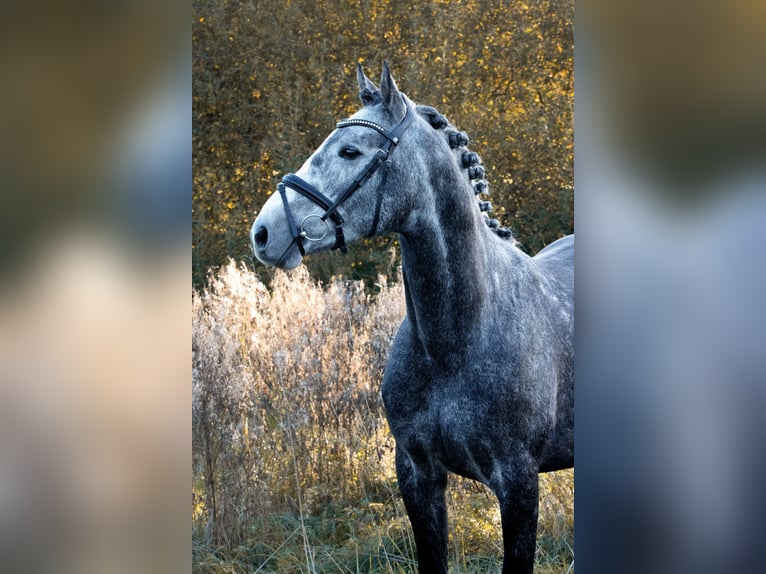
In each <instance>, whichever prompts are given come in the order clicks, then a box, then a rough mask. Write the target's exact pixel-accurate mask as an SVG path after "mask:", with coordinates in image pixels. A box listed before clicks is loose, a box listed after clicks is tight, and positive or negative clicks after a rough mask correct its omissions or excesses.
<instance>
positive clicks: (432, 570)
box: [396, 447, 447, 574]
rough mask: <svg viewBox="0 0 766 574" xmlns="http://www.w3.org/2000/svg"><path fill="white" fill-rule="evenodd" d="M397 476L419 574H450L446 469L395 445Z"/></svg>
mask: <svg viewBox="0 0 766 574" xmlns="http://www.w3.org/2000/svg"><path fill="white" fill-rule="evenodd" d="M396 477H397V479H398V480H399V491H400V492H401V494H402V499H403V500H404V506H405V508H406V509H407V516H409V519H410V524H411V525H412V531H413V534H414V535H415V546H416V547H417V552H418V571H419V572H420V574H447V504H446V501H445V498H444V496H445V491H446V488H447V472H446V471H445V470H443V469H442V470H438V471H437V470H434V468H433V465H431V464H428V461H427V460H422V461H418V462H416V461H415V460H413V458H412V457H411V456H409V455H408V454H406V453H405V452H403V451H402V450H401V449H400V448H398V447H397V449H396Z"/></svg>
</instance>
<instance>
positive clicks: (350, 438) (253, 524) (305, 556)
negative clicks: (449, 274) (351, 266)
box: [192, 264, 574, 573]
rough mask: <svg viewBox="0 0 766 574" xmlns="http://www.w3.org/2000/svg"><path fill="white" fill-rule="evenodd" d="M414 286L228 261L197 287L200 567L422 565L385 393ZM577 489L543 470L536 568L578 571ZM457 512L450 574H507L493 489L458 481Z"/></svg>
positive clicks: (566, 474) (451, 501) (320, 569)
mask: <svg viewBox="0 0 766 574" xmlns="http://www.w3.org/2000/svg"><path fill="white" fill-rule="evenodd" d="M402 289H403V288H402V286H401V284H398V283H397V284H393V285H388V284H386V282H385V281H384V280H383V279H380V280H379V283H378V284H377V290H378V292H377V294H376V295H375V296H371V295H370V294H369V293H368V292H366V291H365V289H364V287H363V285H361V284H360V283H355V282H347V281H340V280H336V281H333V282H332V283H331V284H329V285H325V286H319V285H317V284H315V283H314V282H313V281H311V280H310V278H309V277H308V275H307V273H306V272H305V270H303V269H302V268H300V269H298V270H295V271H293V272H290V273H282V272H279V273H276V274H275V276H274V277H273V280H272V284H271V288H270V289H266V287H265V286H264V285H263V284H262V283H261V282H260V280H259V279H258V278H257V277H256V276H255V275H254V274H253V273H252V272H248V271H247V270H245V269H244V268H240V267H237V266H236V265H234V264H229V265H228V266H226V267H224V268H222V269H221V270H220V272H219V273H218V274H217V275H216V276H214V277H212V278H211V282H210V287H209V289H208V290H207V291H205V292H204V293H197V292H195V293H193V298H192V325H193V340H192V353H193V372H192V379H193V408H192V424H193V464H192V537H193V571H194V572H198V573H255V572H307V573H308V572H317V573H325V572H326V573H330V572H333V573H336V572H349V573H356V572H376V573H377V572H381V573H383V572H386V573H398V572H413V571H414V570H415V562H414V557H415V550H414V543H413V540H412V534H411V531H410V528H409V522H408V520H407V516H406V513H405V512H404V508H403V505H402V502H401V499H400V498H399V495H398V491H397V486H396V476H395V472H394V468H393V447H394V444H393V439H392V438H391V435H390V433H389V432H388V426H387V424H386V421H385V417H384V414H383V405H382V402H381V399H380V393H379V387H380V380H381V377H382V373H383V366H384V364H385V359H386V355H387V352H388V348H389V346H390V344H391V341H392V338H393V335H394V333H395V332H396V329H397V327H398V325H399V322H400V321H401V319H402V317H403V316H404V296H403V291H402ZM573 493H574V474H573V472H572V471H563V472H558V473H550V474H548V475H541V482H540V520H539V526H538V540H537V555H536V566H535V571H536V572H540V573H554V572H555V573H564V572H574V550H573V548H574V509H573V506H574V502H573ZM448 505H449V512H450V565H451V571H452V572H476V573H478V572H488V571H499V568H500V565H501V560H502V539H501V538H502V537H501V533H500V518H499V512H498V509H497V504H496V501H495V499H494V496H493V495H492V493H491V492H489V491H488V490H487V489H486V488H485V487H483V486H482V485H480V484H477V483H475V482H472V481H468V480H464V479H461V478H459V477H454V476H453V477H451V479H450V487H449V490H448Z"/></svg>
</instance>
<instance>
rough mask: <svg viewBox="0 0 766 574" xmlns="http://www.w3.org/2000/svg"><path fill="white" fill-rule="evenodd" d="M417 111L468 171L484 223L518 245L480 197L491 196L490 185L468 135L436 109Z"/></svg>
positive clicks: (487, 202) (508, 230)
mask: <svg viewBox="0 0 766 574" xmlns="http://www.w3.org/2000/svg"><path fill="white" fill-rule="evenodd" d="M415 109H416V111H417V112H418V114H419V115H420V116H422V117H423V118H425V119H426V120H427V121H428V123H429V125H430V126H431V127H432V128H434V129H435V130H437V131H441V132H442V133H443V134H444V138H445V140H446V141H447V143H448V144H449V146H450V148H451V149H452V150H454V152H455V153H453V156H454V157H455V161H456V162H457V163H458V165H459V166H460V167H461V168H462V169H464V170H465V171H466V174H467V177H468V180H469V181H470V182H471V185H472V186H473V191H474V194H475V195H476V198H477V207H478V208H479V210H480V211H481V213H482V216H483V219H484V223H486V224H487V227H489V228H490V229H491V230H492V231H493V232H494V233H495V234H496V235H497V236H498V237H500V238H501V239H506V240H508V241H512V242H514V243H516V240H515V239H514V237H513V233H512V232H511V230H510V229H508V228H507V227H502V226H501V225H500V222H499V221H498V220H497V219H493V218H490V217H489V212H490V211H492V204H491V203H490V202H489V201H484V200H482V199H481V198H480V197H479V196H480V195H482V194H484V195H489V183H487V180H486V179H485V175H486V172H485V171H484V166H483V165H482V163H481V158H480V157H479V154H477V153H476V152H473V151H471V150H469V149H468V142H469V139H468V135H466V133H465V132H461V131H459V130H458V129H457V128H456V127H455V126H454V125H452V123H450V121H449V120H448V119H447V118H446V117H445V116H444V115H442V114H441V113H439V111H437V110H436V108H432V107H431V106H423V105H418V106H416V107H415Z"/></svg>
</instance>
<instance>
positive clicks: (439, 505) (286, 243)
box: [251, 64, 574, 573]
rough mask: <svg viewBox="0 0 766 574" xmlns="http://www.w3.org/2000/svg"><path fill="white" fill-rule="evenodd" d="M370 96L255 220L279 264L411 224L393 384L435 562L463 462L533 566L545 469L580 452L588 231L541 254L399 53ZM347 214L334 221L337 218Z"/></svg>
mask: <svg viewBox="0 0 766 574" xmlns="http://www.w3.org/2000/svg"><path fill="white" fill-rule="evenodd" d="M357 78H358V81H359V88H360V98H361V100H362V103H363V104H364V105H363V108H362V109H361V110H359V111H358V112H357V113H355V114H354V115H353V116H352V117H351V118H350V119H348V120H345V121H343V122H340V123H339V124H338V125H337V129H336V130H335V131H333V132H332V133H331V134H330V135H329V137H328V138H327V139H326V140H325V141H324V142H323V143H322V144H321V146H320V147H319V148H318V149H317V150H316V151H315V152H314V154H313V155H312V156H311V157H310V158H309V159H308V160H307V161H306V162H305V163H304V164H303V165H302V166H301V168H300V169H299V170H298V171H297V172H296V173H295V174H289V175H287V176H285V178H284V179H283V180H282V182H281V183H280V184H279V186H278V193H275V194H274V195H273V196H272V197H270V198H269V200H268V201H267V202H266V204H265V205H264V207H263V209H262V210H261V212H260V214H259V215H258V217H257V219H256V220H255V223H254V224H253V227H252V230H251V240H252V243H253V249H254V252H255V254H256V256H257V257H258V259H259V260H260V261H261V262H263V263H265V264H267V265H272V266H277V267H283V268H293V267H296V266H297V265H299V264H300V262H301V258H302V256H303V255H304V254H308V253H314V252H317V251H324V250H329V249H341V250H345V246H346V243H347V242H351V241H354V240H356V239H359V238H362V237H365V236H372V235H379V234H384V233H391V232H395V233H398V234H399V238H400V243H401V250H402V275H403V280H404V284H405V296H406V309H407V315H406V317H405V319H404V321H403V322H402V324H401V327H400V328H399V331H398V333H397V335H396V338H395V340H394V343H393V346H392V348H391V352H390V355H389V357H388V362H387V365H386V369H385V375H384V378H383V387H382V395H383V401H384V404H385V408H386V415H387V417H388V421H389V425H390V428H391V431H392V433H393V435H394V438H395V439H396V474H397V478H398V483H399V489H400V491H401V494H402V498H403V500H404V503H405V506H406V509H407V513H408V515H409V519H410V522H411V524H412V529H413V532H414V537H415V542H416V546H417V554H418V567H419V571H420V572H421V573H431V572H437V573H446V572H447V509H446V503H445V489H446V485H447V473H448V472H453V473H457V474H460V475H462V476H466V477H469V478H471V479H474V480H478V481H480V482H482V483H484V484H486V485H488V486H489V487H490V488H491V489H492V491H493V492H494V493H495V494H496V496H497V499H498V501H499V503H500V511H501V518H502V529H503V544H504V560H503V572H504V573H511V572H518V573H531V572H532V569H533V562H534V554H535V538H536V529H537V514H538V473H540V472H548V471H553V470H559V469H564V468H570V467H572V466H573V465H574V382H573V371H574V340H573V339H574V308H573V306H574V300H573V284H574V237H573V236H567V237H563V238H561V239H559V240H557V241H555V242H554V243H552V244H550V245H548V246H547V247H546V248H545V249H543V250H542V251H540V252H539V253H538V254H537V255H536V256H534V257H530V256H528V255H526V254H525V253H524V252H522V251H521V250H520V249H518V248H517V246H516V244H515V241H514V240H513V239H512V238H511V237H509V236H510V232H508V231H507V230H505V229H504V228H502V227H499V226H498V224H497V221H495V220H491V219H489V218H488V216H487V214H486V210H487V208H488V204H487V202H483V201H477V195H478V194H481V193H484V192H486V191H487V187H486V181H485V180H484V179H483V178H484V171H483V167H482V166H481V164H480V160H479V158H478V156H477V155H476V154H475V153H473V152H470V151H469V150H468V149H467V148H466V145H467V143H468V138H467V137H466V136H465V134H463V133H462V132H459V131H457V130H456V129H455V128H454V127H453V126H452V125H451V124H450V123H449V122H448V121H447V120H446V118H444V116H442V115H441V114H440V113H439V112H437V111H436V110H435V109H434V108H431V107H428V106H418V105H416V104H414V103H413V102H412V101H411V100H410V99H409V98H408V97H407V96H406V95H404V94H403V93H402V92H400V91H399V89H398V88H397V86H396V84H395V82H394V80H393V78H392V76H391V73H390V71H389V69H388V66H387V65H385V64H384V66H383V74H382V76H381V80H380V87H379V88H378V87H377V86H376V85H375V84H374V83H373V82H371V81H370V80H369V79H368V78H367V77H366V76H365V75H364V72H363V71H362V69H361V66H360V67H358V69H357ZM333 230H334V233H333Z"/></svg>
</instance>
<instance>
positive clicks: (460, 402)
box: [387, 380, 502, 482]
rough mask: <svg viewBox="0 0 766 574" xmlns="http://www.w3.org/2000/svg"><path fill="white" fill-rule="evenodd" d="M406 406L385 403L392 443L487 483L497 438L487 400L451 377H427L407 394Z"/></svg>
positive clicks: (432, 462)
mask: <svg viewBox="0 0 766 574" xmlns="http://www.w3.org/2000/svg"><path fill="white" fill-rule="evenodd" d="M406 396H407V397H408V400H407V403H406V406H404V405H398V406H399V407H400V408H396V407H394V408H391V407H389V406H388V405H387V409H388V418H389V423H390V426H391V429H392V431H393V433H394V436H395V438H396V440H397V445H398V446H399V448H402V449H403V450H405V451H406V452H408V453H409V454H410V455H411V456H413V457H415V458H428V459H429V460H430V464H438V465H440V466H443V467H444V468H446V469H447V470H449V471H451V472H454V473H457V474H460V475H463V476H467V477H469V478H473V479H476V480H480V481H482V482H487V481H488V479H489V476H490V475H491V473H492V470H493V468H494V467H495V465H496V462H497V459H498V458H501V456H502V455H501V453H500V452H497V449H496V448H494V447H493V446H492V445H494V444H498V443H500V442H502V441H500V440H498V437H496V436H495V435H496V434H498V431H499V430H500V429H498V428H497V425H496V424H494V423H493V422H492V420H491V416H492V413H491V410H492V404H491V401H489V400H487V399H485V398H484V397H483V396H482V395H481V393H476V392H474V393H471V392H469V390H467V389H466V388H465V385H464V384H460V383H459V382H456V381H454V380H438V381H432V382H431V384H430V385H428V386H426V387H423V388H421V389H420V390H419V391H418V392H415V393H412V392H411V393H409V394H408V395H406Z"/></svg>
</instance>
